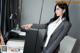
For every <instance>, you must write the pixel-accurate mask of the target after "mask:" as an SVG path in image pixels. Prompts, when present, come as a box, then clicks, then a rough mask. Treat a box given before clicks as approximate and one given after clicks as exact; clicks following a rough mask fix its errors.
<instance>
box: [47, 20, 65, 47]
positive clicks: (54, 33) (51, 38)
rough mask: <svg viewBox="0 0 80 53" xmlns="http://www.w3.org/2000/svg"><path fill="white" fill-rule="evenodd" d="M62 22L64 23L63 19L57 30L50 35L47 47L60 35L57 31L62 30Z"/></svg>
mask: <svg viewBox="0 0 80 53" xmlns="http://www.w3.org/2000/svg"><path fill="white" fill-rule="evenodd" d="M64 21H65V19H64V20H63V21H62V22H61V24H60V25H59V26H58V28H57V29H56V30H55V31H54V32H53V34H52V35H51V37H50V40H49V43H48V45H47V47H49V46H50V45H51V44H52V43H53V42H54V41H55V40H56V38H57V37H58V34H59V33H60V32H59V31H62V29H63V27H64Z"/></svg>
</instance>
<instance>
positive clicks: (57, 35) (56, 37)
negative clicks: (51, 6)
mask: <svg viewBox="0 0 80 53" xmlns="http://www.w3.org/2000/svg"><path fill="white" fill-rule="evenodd" d="M52 19H53V18H52ZM52 19H51V20H50V21H49V22H48V23H46V24H33V26H32V28H38V29H47V28H48V27H47V26H48V25H49V24H50V23H51V22H53V20H52ZM70 27H71V23H70V22H69V21H67V20H66V19H65V18H64V20H63V21H62V22H61V24H60V25H59V26H58V27H57V29H56V30H55V31H54V32H53V33H52V35H51V38H50V40H49V42H48V45H47V47H46V48H43V53H53V52H54V50H55V49H56V47H57V46H58V45H59V43H60V41H61V40H62V39H63V38H64V36H65V35H67V33H68V31H69V29H70ZM46 37H47V33H46V36H45V38H44V40H43V45H44V43H45V40H46Z"/></svg>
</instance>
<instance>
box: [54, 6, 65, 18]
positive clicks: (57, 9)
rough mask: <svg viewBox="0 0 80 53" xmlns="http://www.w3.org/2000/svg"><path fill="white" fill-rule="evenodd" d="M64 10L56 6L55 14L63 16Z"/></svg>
mask: <svg viewBox="0 0 80 53" xmlns="http://www.w3.org/2000/svg"><path fill="white" fill-rule="evenodd" d="M63 11H64V10H63V9H61V8H60V7H59V6H58V5H57V6H56V11H55V13H56V15H57V16H59V17H60V16H63V13H64V12H63Z"/></svg>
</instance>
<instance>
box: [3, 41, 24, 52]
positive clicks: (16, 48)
mask: <svg viewBox="0 0 80 53" xmlns="http://www.w3.org/2000/svg"><path fill="white" fill-rule="evenodd" d="M4 46H5V47H7V51H4V50H2V53H23V48H24V40H9V41H8V42H7V44H6V45H4ZM3 49H4V48H3Z"/></svg>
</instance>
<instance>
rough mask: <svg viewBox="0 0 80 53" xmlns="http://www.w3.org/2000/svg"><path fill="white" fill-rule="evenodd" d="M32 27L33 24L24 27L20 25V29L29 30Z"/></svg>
mask: <svg viewBox="0 0 80 53" xmlns="http://www.w3.org/2000/svg"><path fill="white" fill-rule="evenodd" d="M32 25H33V24H26V25H22V26H21V27H22V28H23V29H31V27H32Z"/></svg>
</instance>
